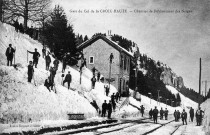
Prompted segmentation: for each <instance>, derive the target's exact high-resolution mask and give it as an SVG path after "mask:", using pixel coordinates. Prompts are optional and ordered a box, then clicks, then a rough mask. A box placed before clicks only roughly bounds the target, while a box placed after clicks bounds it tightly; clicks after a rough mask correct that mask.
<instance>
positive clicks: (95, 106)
mask: <svg viewBox="0 0 210 135" xmlns="http://www.w3.org/2000/svg"><path fill="white" fill-rule="evenodd" d="M90 104H92V106H93V107H94V108H95V109H96V111H97V112H98V113H99V107H98V105H97V103H96V101H95V100H93V102H91V103H90Z"/></svg>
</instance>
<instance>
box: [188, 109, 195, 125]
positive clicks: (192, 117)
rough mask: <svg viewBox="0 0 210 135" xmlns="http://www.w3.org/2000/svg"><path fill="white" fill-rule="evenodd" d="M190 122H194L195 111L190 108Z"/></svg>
mask: <svg viewBox="0 0 210 135" xmlns="http://www.w3.org/2000/svg"><path fill="white" fill-rule="evenodd" d="M189 113H190V120H191V122H193V119H194V109H193V108H192V107H191V108H190V112H189Z"/></svg>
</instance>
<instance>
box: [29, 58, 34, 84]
mask: <svg viewBox="0 0 210 135" xmlns="http://www.w3.org/2000/svg"><path fill="white" fill-rule="evenodd" d="M33 75H34V68H33V63H32V61H29V65H28V82H31V80H32V77H33Z"/></svg>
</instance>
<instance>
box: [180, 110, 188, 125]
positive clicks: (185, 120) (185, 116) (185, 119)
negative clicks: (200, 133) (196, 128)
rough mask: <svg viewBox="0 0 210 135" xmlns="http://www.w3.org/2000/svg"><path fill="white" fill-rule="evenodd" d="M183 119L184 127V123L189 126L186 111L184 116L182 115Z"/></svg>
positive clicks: (183, 113)
mask: <svg viewBox="0 0 210 135" xmlns="http://www.w3.org/2000/svg"><path fill="white" fill-rule="evenodd" d="M181 117H182V122H183V125H184V122H185V123H186V125H187V113H186V112H185V109H183V112H182V114H181Z"/></svg>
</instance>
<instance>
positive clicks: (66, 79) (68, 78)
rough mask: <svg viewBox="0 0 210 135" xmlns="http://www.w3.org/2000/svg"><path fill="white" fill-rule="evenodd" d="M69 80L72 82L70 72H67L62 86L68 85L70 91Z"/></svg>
mask: <svg viewBox="0 0 210 135" xmlns="http://www.w3.org/2000/svg"><path fill="white" fill-rule="evenodd" d="M71 80H72V77H71V74H70V71H69V72H68V74H67V75H66V77H65V79H64V81H63V85H64V83H66V82H67V83H68V89H70V84H71Z"/></svg>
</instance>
